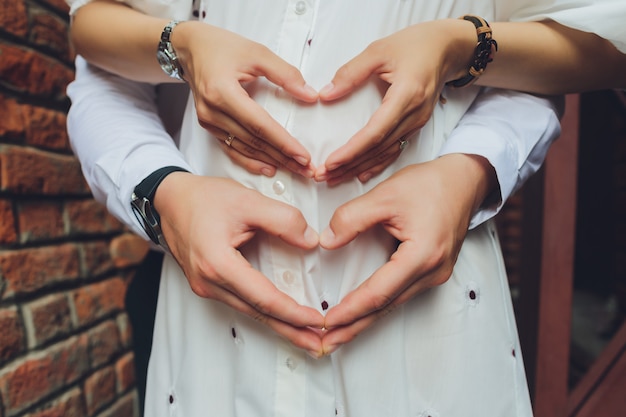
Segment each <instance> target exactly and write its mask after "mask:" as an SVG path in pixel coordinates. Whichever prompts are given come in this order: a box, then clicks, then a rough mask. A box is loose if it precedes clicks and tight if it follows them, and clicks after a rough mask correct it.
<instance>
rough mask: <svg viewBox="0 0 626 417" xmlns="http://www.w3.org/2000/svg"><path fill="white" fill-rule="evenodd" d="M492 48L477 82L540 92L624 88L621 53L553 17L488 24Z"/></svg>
mask: <svg viewBox="0 0 626 417" xmlns="http://www.w3.org/2000/svg"><path fill="white" fill-rule="evenodd" d="M491 26H492V28H493V33H494V38H495V39H496V40H497V41H498V46H499V48H498V52H497V54H496V56H495V58H494V60H493V62H492V63H490V64H489V67H488V69H487V70H486V71H485V73H484V74H483V76H481V77H480V78H479V79H478V81H477V82H478V84H479V85H485V86H490V87H501V88H510V89H516V90H522V91H528V92H534V93H540V94H563V93H573V92H583V91H590V90H600V89H609V88H626V54H624V53H621V52H620V51H619V50H618V49H617V48H616V47H615V46H614V45H613V44H612V43H611V42H609V41H608V40H606V39H603V38H601V37H599V36H598V35H595V34H593V33H588V32H582V31H579V30H576V29H571V28H568V27H566V26H563V25H561V24H559V23H556V22H554V21H545V22H504V23H501V22H495V23H493V24H491Z"/></svg>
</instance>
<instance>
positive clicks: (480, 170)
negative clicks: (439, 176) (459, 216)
mask: <svg viewBox="0 0 626 417" xmlns="http://www.w3.org/2000/svg"><path fill="white" fill-rule="evenodd" d="M439 159H440V160H442V162H443V161H445V162H444V163H447V164H449V165H450V166H452V167H453V169H454V170H455V171H456V175H455V177H456V181H457V185H458V187H459V188H458V189H459V191H460V192H467V191H468V190H471V195H472V196H473V198H472V202H471V203H472V213H475V212H476V211H477V210H478V209H479V208H480V207H481V206H484V205H485V204H486V203H488V202H489V201H490V200H491V197H492V196H493V195H494V193H495V192H496V191H497V190H498V179H497V175H496V171H495V169H494V167H493V166H492V165H491V163H490V162H489V160H488V159H487V158H485V157H483V156H481V155H475V154H464V153H456V154H447V155H443V156H441V157H440V158H439Z"/></svg>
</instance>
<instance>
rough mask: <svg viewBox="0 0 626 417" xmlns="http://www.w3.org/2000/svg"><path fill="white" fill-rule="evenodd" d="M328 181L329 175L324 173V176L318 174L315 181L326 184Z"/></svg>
mask: <svg viewBox="0 0 626 417" xmlns="http://www.w3.org/2000/svg"><path fill="white" fill-rule="evenodd" d="M327 179H328V174H326V173H323V174H316V175H315V181H317V182H324V181H326V180H327Z"/></svg>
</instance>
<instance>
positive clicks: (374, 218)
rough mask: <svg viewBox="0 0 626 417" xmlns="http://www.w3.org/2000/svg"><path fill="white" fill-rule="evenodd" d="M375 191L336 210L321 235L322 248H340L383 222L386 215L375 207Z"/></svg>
mask: <svg viewBox="0 0 626 417" xmlns="http://www.w3.org/2000/svg"><path fill="white" fill-rule="evenodd" d="M373 191H374V190H372V191H370V192H368V193H366V194H364V195H362V196H360V197H357V198H355V199H354V200H351V201H348V202H347V203H345V204H343V205H341V206H340V207H339V208H337V210H335V213H334V214H333V216H332V217H331V219H330V222H329V224H328V227H327V228H326V229H324V231H322V233H321V234H320V237H319V241H320V246H322V247H323V248H325V249H337V248H340V247H342V246H345V245H347V244H348V243H350V242H351V241H352V240H354V238H356V237H357V236H358V235H359V234H360V233H362V232H365V231H366V230H368V229H370V228H372V227H373V226H375V225H376V224H378V223H380V222H382V221H383V219H384V215H383V213H382V212H381V211H380V210H379V209H378V208H377V206H376V205H375V203H376V197H375V193H374V192H373Z"/></svg>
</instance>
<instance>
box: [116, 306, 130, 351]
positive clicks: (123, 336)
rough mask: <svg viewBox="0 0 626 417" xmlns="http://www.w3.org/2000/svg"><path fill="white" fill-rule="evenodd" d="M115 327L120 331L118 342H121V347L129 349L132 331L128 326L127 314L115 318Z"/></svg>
mask: <svg viewBox="0 0 626 417" xmlns="http://www.w3.org/2000/svg"><path fill="white" fill-rule="evenodd" d="M117 327H118V328H119V330H120V341H121V342H122V346H124V347H125V348H127V349H128V348H130V347H131V346H132V344H133V331H132V330H133V329H132V326H131V325H130V320H129V318H128V314H126V313H124V312H123V313H120V314H119V315H118V316H117Z"/></svg>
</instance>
